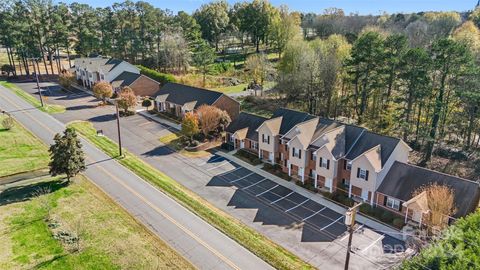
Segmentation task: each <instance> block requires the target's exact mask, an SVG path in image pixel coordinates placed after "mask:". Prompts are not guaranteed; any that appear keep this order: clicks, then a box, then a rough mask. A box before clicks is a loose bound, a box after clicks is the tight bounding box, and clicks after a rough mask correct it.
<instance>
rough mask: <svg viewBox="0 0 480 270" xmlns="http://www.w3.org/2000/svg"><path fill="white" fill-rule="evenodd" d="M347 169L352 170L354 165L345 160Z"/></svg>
mask: <svg viewBox="0 0 480 270" xmlns="http://www.w3.org/2000/svg"><path fill="white" fill-rule="evenodd" d="M345 164H346V165H345V169H346V170H347V171H350V170H351V169H352V163H351V162H348V161H346V160H345Z"/></svg>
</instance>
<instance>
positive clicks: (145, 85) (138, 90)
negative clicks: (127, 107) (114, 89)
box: [130, 75, 160, 97]
mask: <svg viewBox="0 0 480 270" xmlns="http://www.w3.org/2000/svg"><path fill="white" fill-rule="evenodd" d="M130 88H132V90H133V92H134V93H135V95H137V96H142V97H146V96H149V97H151V96H153V95H154V94H155V93H156V92H157V91H158V90H160V84H159V83H158V82H156V81H154V80H152V79H150V78H148V77H147V76H144V75H141V76H140V77H138V79H136V80H135V81H134V82H133V83H132V84H131V85H130Z"/></svg>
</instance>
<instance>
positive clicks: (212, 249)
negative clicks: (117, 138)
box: [2, 95, 241, 269]
mask: <svg viewBox="0 0 480 270" xmlns="http://www.w3.org/2000/svg"><path fill="white" fill-rule="evenodd" d="M2 97H4V98H5V99H6V100H8V101H9V102H10V103H12V105H13V106H14V107H16V108H17V109H22V108H21V107H20V106H19V105H18V104H16V103H15V102H13V101H12V100H11V99H9V98H7V97H5V96H3V95H2ZM26 116H28V117H29V118H30V119H32V120H33V121H34V122H36V123H38V124H39V125H41V126H42V127H44V128H45V129H47V130H48V131H50V132H51V133H52V134H56V132H54V131H53V130H51V129H50V128H49V127H47V126H45V125H44V124H43V123H41V122H39V121H38V120H37V119H35V118H34V117H32V116H30V115H29V113H26ZM87 160H90V161H92V162H94V160H92V159H90V158H88V157H87ZM93 166H96V165H93ZM96 167H97V168H98V169H100V170H102V171H103V172H104V173H105V174H107V175H109V176H110V177H111V178H112V179H113V180H114V181H115V182H117V183H119V184H120V185H122V186H123V187H124V188H126V189H127V190H128V191H130V192H131V193H132V194H134V195H135V196H136V197H138V198H139V199H140V200H142V201H143V202H144V203H146V204H147V205H148V206H150V207H151V208H152V209H153V210H155V211H156V212H157V213H159V214H161V215H162V216H164V217H165V218H166V219H168V220H169V221H170V222H172V223H173V224H175V225H176V226H177V227H178V228H180V229H181V230H182V231H184V232H185V233H186V234H188V235H189V236H190V237H192V238H193V239H195V240H196V241H197V242H198V243H199V244H201V245H202V246H204V247H205V248H207V249H208V250H209V251H211V252H212V253H213V254H215V255H216V256H217V257H219V258H220V259H221V260H222V261H224V262H225V263H227V264H228V265H229V266H231V267H232V268H233V269H241V268H240V267H238V266H236V265H235V264H234V263H233V262H232V261H230V260H229V259H228V258H227V257H225V256H223V255H222V254H221V253H220V252H218V251H217V250H216V249H214V248H213V247H211V246H210V245H209V244H207V243H206V242H205V241H203V240H202V239H201V238H199V237H198V236H197V235H195V234H194V233H193V232H192V231H190V230H188V229H187V228H185V227H184V226H183V225H182V224H180V223H178V222H177V221H176V220H175V219H174V218H172V217H171V216H169V215H168V214H167V213H165V212H164V211H162V210H161V209H160V208H159V207H157V206H156V205H154V204H153V203H151V202H150V201H149V200H148V199H146V198H145V197H143V196H142V195H141V194H139V193H138V192H137V191H135V190H134V189H132V188H131V187H130V186H128V185H127V184H125V183H124V182H123V181H122V180H120V179H119V178H118V177H116V176H114V175H112V174H111V173H110V172H109V171H107V170H105V169H104V168H102V167H100V166H96Z"/></svg>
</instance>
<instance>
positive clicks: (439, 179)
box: [377, 161, 480, 217]
mask: <svg viewBox="0 0 480 270" xmlns="http://www.w3.org/2000/svg"><path fill="white" fill-rule="evenodd" d="M431 183H437V184H439V185H446V186H448V187H450V188H451V189H453V191H454V196H455V198H454V203H455V207H456V208H457V212H456V213H455V214H454V216H455V217H461V216H465V215H467V214H468V213H470V212H472V211H474V210H475V209H476V208H477V206H478V200H479V196H480V190H479V184H478V183H477V182H473V181H470V180H466V179H463V178H460V177H456V176H453V175H448V174H444V173H441V172H436V171H432V170H429V169H425V168H421V167H418V166H414V165H411V164H406V163H402V162H399V161H395V162H394V163H393V165H392V167H391V168H390V170H389V171H388V173H387V175H386V176H385V178H384V180H383V182H382V184H381V185H380V187H379V188H378V190H377V191H378V192H380V193H383V194H385V195H387V196H390V197H393V198H397V199H400V200H402V201H409V200H410V199H411V198H412V194H413V192H414V191H415V190H417V189H418V188H420V187H422V186H427V185H429V184H431Z"/></svg>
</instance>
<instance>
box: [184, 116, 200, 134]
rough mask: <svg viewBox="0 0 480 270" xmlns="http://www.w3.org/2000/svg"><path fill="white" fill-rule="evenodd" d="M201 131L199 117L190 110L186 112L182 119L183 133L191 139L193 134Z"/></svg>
mask: <svg viewBox="0 0 480 270" xmlns="http://www.w3.org/2000/svg"><path fill="white" fill-rule="evenodd" d="M199 131H200V129H199V127H198V117H197V115H196V114H194V113H193V112H188V113H186V114H185V116H184V117H183V120H182V133H183V135H185V136H187V137H188V138H190V141H192V140H193V135H195V134H197V133H198V132H199Z"/></svg>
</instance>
